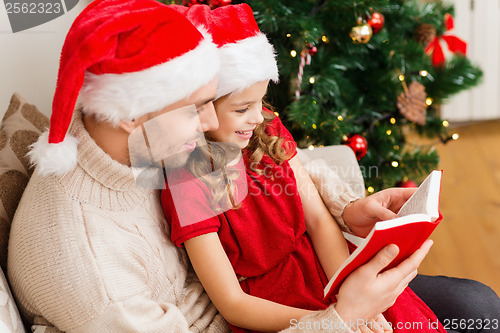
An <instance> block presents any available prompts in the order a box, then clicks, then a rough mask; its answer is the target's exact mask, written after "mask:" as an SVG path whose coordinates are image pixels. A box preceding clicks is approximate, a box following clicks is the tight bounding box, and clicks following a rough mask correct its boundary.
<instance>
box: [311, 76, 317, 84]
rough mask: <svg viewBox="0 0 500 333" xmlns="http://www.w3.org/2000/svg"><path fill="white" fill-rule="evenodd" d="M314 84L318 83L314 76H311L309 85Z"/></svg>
mask: <svg viewBox="0 0 500 333" xmlns="http://www.w3.org/2000/svg"><path fill="white" fill-rule="evenodd" d="M314 82H316V79H315V78H314V76H311V77H310V78H309V83H310V84H314Z"/></svg>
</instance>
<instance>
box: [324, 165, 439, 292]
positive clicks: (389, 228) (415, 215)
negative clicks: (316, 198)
mask: <svg viewBox="0 0 500 333" xmlns="http://www.w3.org/2000/svg"><path fill="white" fill-rule="evenodd" d="M441 176H442V171H437V170H435V171H432V172H431V173H430V174H429V176H427V178H426V179H425V180H424V181H423V182H422V184H421V185H420V186H419V188H418V189H417V190H416V191H415V193H414V194H413V195H412V196H411V197H410V198H409V199H408V200H407V201H406V203H405V204H404V205H403V206H402V207H401V209H400V210H399V212H398V213H397V214H398V216H399V217H398V218H395V219H392V220H387V221H380V222H377V223H376V224H375V226H374V227H373V229H372V230H371V232H370V233H369V234H368V236H366V238H361V237H357V236H354V235H351V234H347V233H346V234H344V236H345V237H346V239H347V240H348V241H349V242H351V243H352V244H354V246H355V247H357V248H356V249H355V250H354V252H352V254H351V255H350V256H349V257H348V258H347V260H346V261H345V262H344V264H343V265H342V266H341V267H340V268H339V269H338V270H337V272H336V273H335V275H334V276H333V277H332V278H331V279H330V282H329V283H328V285H327V286H326V287H325V290H324V296H325V297H331V296H332V295H333V296H335V295H336V294H337V293H338V291H339V288H340V285H341V284H342V282H343V281H344V279H345V278H346V277H347V276H348V275H349V274H351V273H352V272H353V271H354V270H355V269H356V268H358V267H359V266H362V265H363V264H365V263H367V262H368V261H370V259H371V258H373V256H375V255H376V254H377V253H378V252H379V251H380V250H381V249H383V248H384V247H385V246H387V245H389V244H396V245H397V246H398V247H399V254H398V256H397V257H396V258H395V259H394V260H393V261H392V262H391V263H390V264H389V265H388V266H387V267H386V268H385V269H390V268H392V267H395V266H397V265H398V264H399V263H401V262H402V261H403V260H404V259H406V258H407V257H409V256H410V255H411V254H412V253H413V252H415V251H416V250H418V249H419V248H420V246H421V245H422V244H423V243H424V242H425V241H426V240H427V238H429V236H430V235H431V233H432V232H433V231H434V229H435V228H436V226H437V225H438V224H439V222H440V221H441V220H442V215H441V213H440V212H439V195H440V192H441Z"/></svg>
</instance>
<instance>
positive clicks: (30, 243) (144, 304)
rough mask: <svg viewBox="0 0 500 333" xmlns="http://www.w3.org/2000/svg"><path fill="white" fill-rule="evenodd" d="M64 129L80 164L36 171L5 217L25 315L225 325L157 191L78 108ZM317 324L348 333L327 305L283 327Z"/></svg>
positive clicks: (202, 327) (99, 323)
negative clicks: (169, 225) (56, 172)
mask: <svg viewBox="0 0 500 333" xmlns="http://www.w3.org/2000/svg"><path fill="white" fill-rule="evenodd" d="M71 133H72V135H74V136H75V137H76V138H77V139H78V140H79V146H78V166H77V167H76V168H75V170H74V171H72V172H70V173H68V174H66V175H64V176H61V177H53V176H49V177H42V176H40V175H39V174H38V173H37V172H36V171H35V173H34V175H33V176H32V178H31V180H30V182H29V184H28V186H27V188H26V190H25V192H24V195H23V197H22V199H21V202H20V204H19V207H18V209H17V212H16V215H15V217H14V221H13V223H12V228H11V234H10V243H9V256H8V275H9V279H10V284H11V287H12V289H13V292H14V294H15V296H16V298H17V301H18V304H19V306H20V310H21V312H22V313H23V315H24V316H25V318H26V319H27V320H28V321H29V322H31V323H35V324H39V325H41V326H38V327H42V326H47V327H50V326H54V327H57V328H58V329H59V330H62V331H68V332H161V333H165V332H228V331H229V328H228V326H227V324H226V323H225V321H224V319H223V318H222V317H221V315H220V314H219V313H218V312H217V309H216V308H215V307H214V306H213V304H212V303H211V302H210V300H209V298H208V296H207V294H206V293H205V292H204V290H203V288H202V286H201V284H200V283H199V281H198V280H197V278H196V275H195V274H194V272H193V270H192V268H191V266H190V264H189V260H188V258H187V255H186V253H185V251H184V250H182V249H179V248H177V247H176V246H174V245H173V244H172V243H171V241H170V237H169V235H168V230H165V228H164V226H165V225H166V224H165V220H164V216H163V212H162V209H161V206H160V201H159V193H158V191H150V190H144V189H142V188H140V187H138V186H136V184H135V182H134V178H133V176H132V172H131V169H130V168H129V167H127V166H124V165H122V164H120V163H118V162H116V161H114V160H112V159H111V158H110V157H109V155H107V154H106V153H104V151H102V150H101V149H100V148H99V147H98V146H97V145H96V144H95V142H94V141H93V140H92V138H90V136H89V135H88V133H87V131H86V130H85V128H84V126H83V123H82V121H81V114H80V113H79V112H75V117H74V120H73V124H72V128H71ZM35 327H37V326H35ZM294 328H295V329H294ZM300 328H303V329H300ZM309 328H310V329H309ZM318 328H321V331H322V332H351V331H350V330H349V329H348V328H347V327H346V326H344V325H343V323H342V321H341V320H340V318H339V317H338V315H337V314H336V312H335V310H334V309H333V307H330V308H329V309H327V310H326V311H324V312H322V313H319V314H315V315H312V316H308V317H305V318H303V320H302V321H301V322H299V323H293V325H292V328H290V329H288V330H286V331H287V332H312V331H318ZM50 331H57V330H55V329H54V328H50Z"/></svg>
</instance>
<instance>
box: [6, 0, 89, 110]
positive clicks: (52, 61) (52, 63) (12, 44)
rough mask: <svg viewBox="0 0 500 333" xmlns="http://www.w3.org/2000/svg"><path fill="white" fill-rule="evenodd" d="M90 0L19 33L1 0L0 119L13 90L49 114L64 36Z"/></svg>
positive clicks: (82, 0)
mask: <svg viewBox="0 0 500 333" xmlns="http://www.w3.org/2000/svg"><path fill="white" fill-rule="evenodd" d="M90 2H91V0H80V1H79V3H78V4H77V5H76V7H75V8H73V9H72V10H70V11H69V12H68V13H66V14H64V15H62V16H60V17H58V18H56V19H54V20H52V21H50V22H47V23H45V24H42V25H39V26H37V27H33V28H31V29H28V30H25V31H20V32H17V33H12V30H11V27H10V23H9V19H8V17H7V11H6V9H5V7H4V4H3V2H2V3H0V49H1V50H0V119H1V118H2V117H3V115H4V113H5V111H6V109H7V107H8V105H9V101H10V97H11V96H12V94H13V93H14V92H18V93H20V94H21V95H22V96H23V97H24V98H25V99H26V100H27V101H28V102H30V103H32V104H35V105H36V106H37V107H38V108H39V109H40V111H42V112H43V113H45V114H47V115H50V113H51V105H52V96H53V94H54V90H55V86H56V78H57V70H58V67H59V66H58V65H59V55H60V53H61V48H62V45H63V42H64V38H65V37H66V33H67V32H68V30H69V28H70V26H71V24H72V23H73V21H74V19H75V18H76V17H77V16H78V14H79V13H80V12H81V11H82V10H83V8H84V7H85V6H86V5H87V4H88V3H90Z"/></svg>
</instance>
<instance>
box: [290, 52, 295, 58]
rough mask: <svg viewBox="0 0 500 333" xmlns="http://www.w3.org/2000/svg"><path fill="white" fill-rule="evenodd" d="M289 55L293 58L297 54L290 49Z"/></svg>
mask: <svg viewBox="0 0 500 333" xmlns="http://www.w3.org/2000/svg"><path fill="white" fill-rule="evenodd" d="M290 55H291V56H292V58H295V57H296V56H297V51H295V50H291V51H290Z"/></svg>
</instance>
